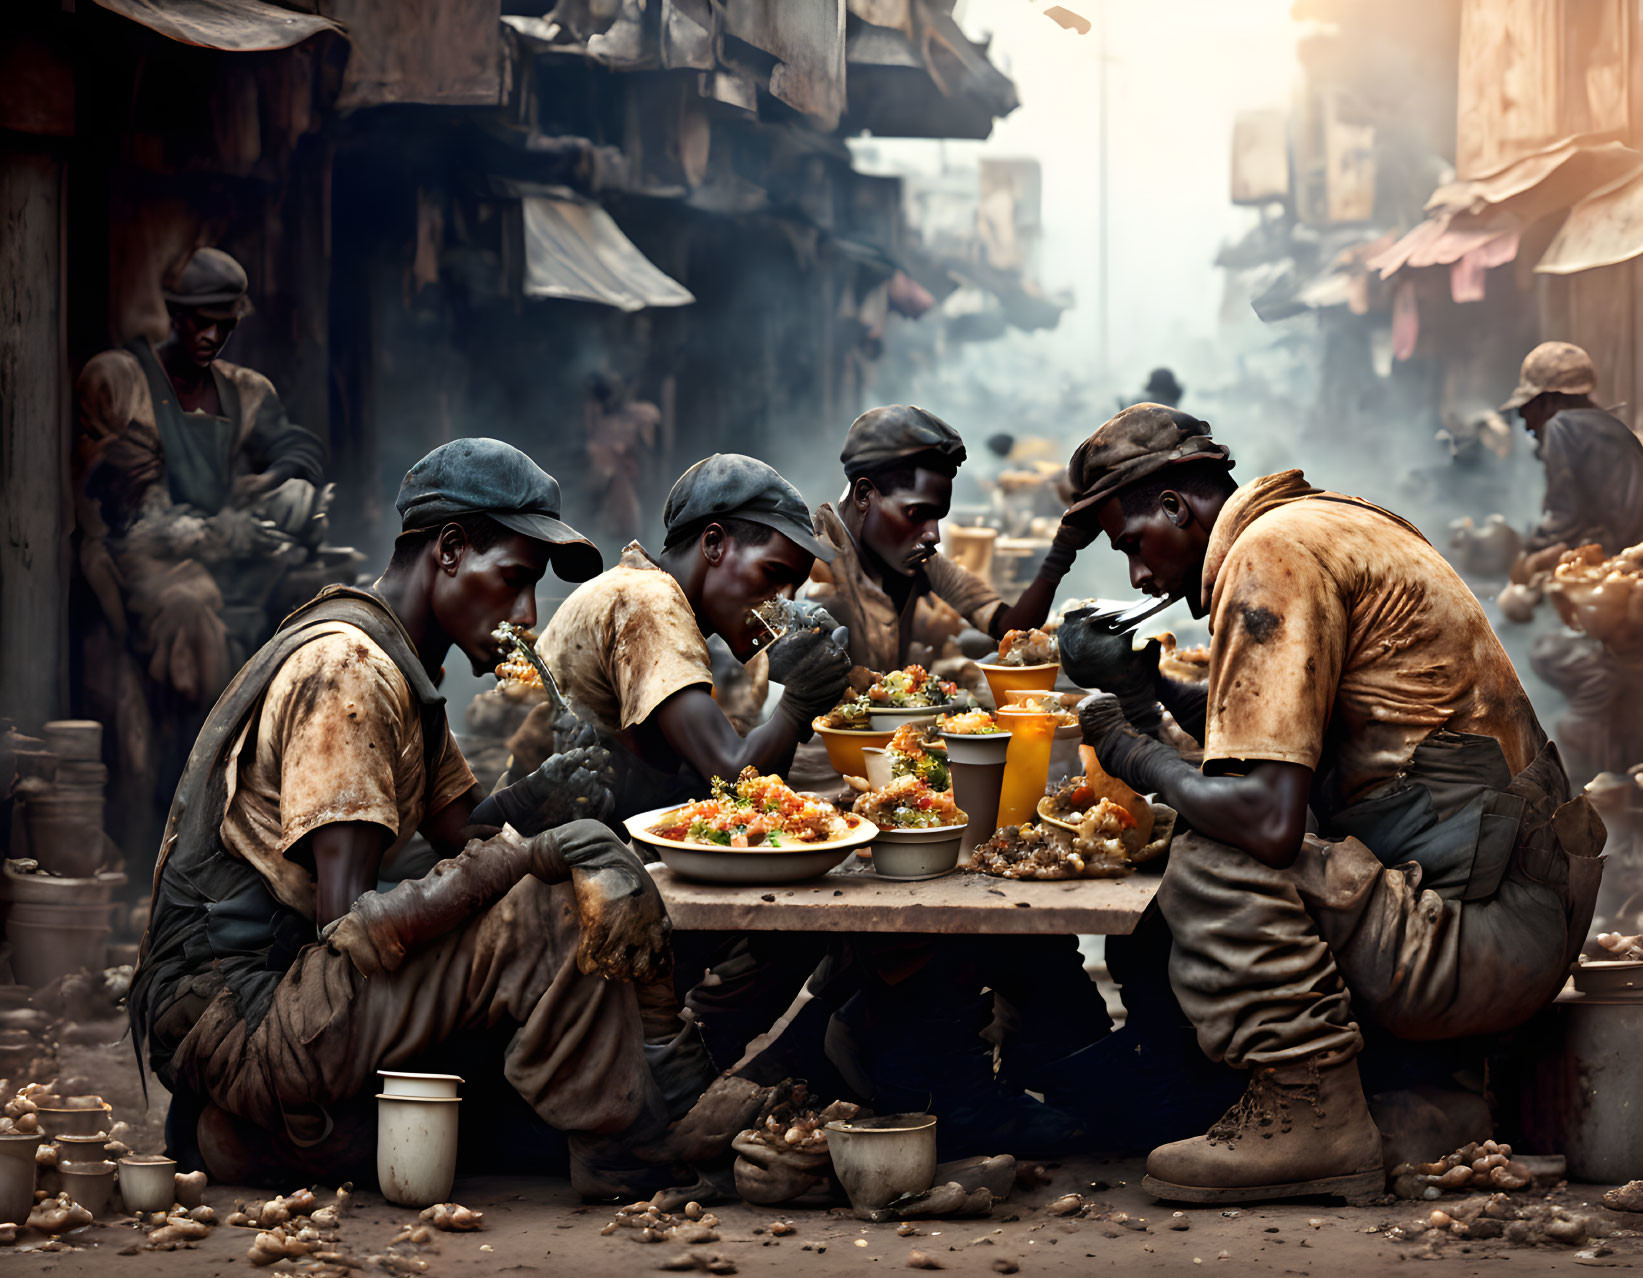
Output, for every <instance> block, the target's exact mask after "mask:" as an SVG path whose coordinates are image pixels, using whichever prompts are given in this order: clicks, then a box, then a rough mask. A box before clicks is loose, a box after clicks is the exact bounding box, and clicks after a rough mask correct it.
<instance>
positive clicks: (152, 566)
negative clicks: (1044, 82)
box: [128, 560, 228, 705]
mask: <svg viewBox="0 0 1643 1278" xmlns="http://www.w3.org/2000/svg"><path fill="white" fill-rule="evenodd" d="M145 563H146V566H147V568H148V571H143V572H139V573H135V574H133V577H132V590H131V594H130V596H129V600H128V602H129V606H130V609H131V611H132V613H133V614H134V615H135V617H136V618H137V634H138V643H139V646H140V647H141V648H142V650H144V651H145V652H146V653H147V655H148V677H149V678H150V679H153V680H154V681H155V682H156V683H161V684H166V685H169V686H170V687H171V688H172V689H173V690H174V691H175V692H176V693H177V695H179V696H180V697H182V698H183V699H184V700H186V701H191V702H193V703H195V704H197V705H209V704H210V703H211V702H212V701H214V700H216V698H217V694H218V693H220V692H221V691H222V689H223V685H224V684H225V683H226V682H227V680H228V629H227V627H225V626H224V625H223V622H222V618H221V617H220V616H219V615H218V614H219V613H220V612H221V611H222V594H221V592H220V591H219V590H218V589H217V585H216V583H215V582H214V581H213V580H212V579H211V575H210V574H209V573H207V572H206V571H205V569H203V568H202V567H201V566H200V565H199V564H197V563H193V562H189V561H184V562H183V563H180V564H170V565H160V564H156V563H154V562H153V561H152V560H150V561H145Z"/></svg>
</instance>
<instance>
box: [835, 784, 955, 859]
mask: <svg viewBox="0 0 1643 1278" xmlns="http://www.w3.org/2000/svg"><path fill="white" fill-rule="evenodd" d="M852 811H853V812H854V813H855V814H856V815H858V816H862V817H865V818H867V820H869V821H870V822H872V823H873V826H874V827H875V831H876V833H875V834H874V838H873V869H874V871H875V872H876V873H877V874H878V875H879V876H880V877H881V878H886V879H904V880H909V881H912V880H918V879H934V878H939V877H940V876H941V875H943V874H948V873H951V871H952V870H953V868H954V867H955V866H957V865H958V849H959V841H960V840H961V839H962V838H963V837H964V831H965V828H966V826H967V824H968V822H969V817H968V816H967V815H966V814H965V813H964V812H963V811H962V810H961V809H960V808H959V806H958V804H957V803H955V802H954V801H953V792H952V791H951V790H949V789H935V788H933V787H932V786H931V785H930V784H929V783H927V782H926V781H925V780H924V779H923V778H922V777H920V776H918V775H916V774H914V773H911V772H909V773H907V774H905V775H903V776H898V777H896V778H895V779H894V780H893V781H891V782H890V784H889V785H887V786H885V787H884V788H883V789H880V790H869V791H867V792H866V793H864V794H862V795H861V796H860V797H858V798H857V799H856V802H855V806H854V808H853V809H852Z"/></svg>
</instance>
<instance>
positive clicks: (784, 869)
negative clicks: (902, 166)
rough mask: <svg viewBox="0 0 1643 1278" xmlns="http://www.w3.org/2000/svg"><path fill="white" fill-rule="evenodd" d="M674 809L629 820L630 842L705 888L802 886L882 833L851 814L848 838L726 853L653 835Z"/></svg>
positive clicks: (729, 850) (725, 849) (641, 815)
mask: <svg viewBox="0 0 1643 1278" xmlns="http://www.w3.org/2000/svg"><path fill="white" fill-rule="evenodd" d="M675 810H676V809H675V807H673V806H669V807H665V808H654V809H652V810H651V811H649V812H640V813H638V814H637V815H636V816H630V817H629V818H628V819H627V820H626V821H625V822H624V824H625V825H626V826H627V830H628V836H629V837H630V838H631V839H632V840H633V841H634V842H635V843H637V844H640V845H641V846H642V847H643V848H645V849H654V850H655V852H656V854H657V856H658V858H659V859H660V860H661V862H662V864H663V865H665V866H667V868H668V869H670V870H672V871H673V872H674V873H675V874H678V875H682V876H683V877H684V878H687V879H698V880H700V881H701V882H703V883H743V884H773V883H799V882H802V881H803V880H805V879H814V878H817V877H819V876H821V875H823V874H826V873H827V872H828V871H829V870H831V869H832V868H833V867H834V866H836V865H838V864H839V863H840V862H842V861H843V860H844V859H845V858H846V857H847V856H849V855H850V853H851V852H852V851H854V850H855V849H856V848H858V847H860V846H862V845H863V844H866V843H870V842H872V840H873V838H874V836H875V835H876V834H877V833H878V828H877V827H876V826H875V825H874V824H873V823H872V822H871V821H868V820H865V819H864V818H862V817H859V816H855V815H854V814H849V815H846V816H845V821H846V822H847V823H848V824H849V826H850V832H849V833H848V834H846V835H844V836H843V837H842V838H838V839H832V840H829V841H828V842H826V843H809V844H805V843H798V844H794V845H793V846H792V847H789V848H723V847H712V846H707V845H704V844H698V843H680V842H679V841H678V840H677V839H664V838H663V837H662V836H661V835H659V834H652V833H651V832H650V829H651V827H652V826H654V825H656V824H657V823H658V822H660V821H661V819H662V818H663V817H664V816H666V815H667V814H668V813H669V812H672V811H675Z"/></svg>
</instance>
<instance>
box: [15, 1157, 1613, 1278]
mask: <svg viewBox="0 0 1643 1278" xmlns="http://www.w3.org/2000/svg"><path fill="white" fill-rule="evenodd" d="M1140 1176H1141V1167H1140V1165H1139V1163H1134V1162H1125V1163H1101V1162H1095V1161H1076V1162H1069V1163H1066V1164H1063V1165H1060V1166H1058V1167H1055V1168H1053V1169H1052V1178H1051V1181H1050V1183H1049V1184H1048V1185H1046V1186H1043V1187H1040V1188H1036V1189H1034V1190H1032V1191H1031V1192H1023V1191H1021V1190H1019V1189H1018V1190H1017V1192H1016V1193H1015V1194H1014V1195H1012V1197H1011V1198H1010V1200H1009V1201H1008V1202H1006V1203H1003V1204H1001V1205H999V1206H998V1207H996V1208H995V1209H994V1213H993V1216H992V1217H990V1218H985V1219H978V1220H956V1221H926V1222H921V1223H919V1225H918V1226H917V1229H918V1234H917V1235H916V1236H912V1237H903V1236H900V1235H899V1234H898V1233H897V1226H895V1225H890V1224H886V1225H867V1224H863V1223H861V1222H859V1221H857V1220H855V1219H853V1218H852V1217H850V1216H849V1214H848V1213H847V1212H846V1211H844V1210H843V1209H833V1210H828V1209H824V1208H816V1209H806V1210H780V1211H778V1210H772V1209H769V1208H755V1207H750V1206H747V1205H745V1204H742V1203H727V1204H719V1205H716V1206H714V1207H712V1208H710V1210H712V1211H713V1212H715V1213H716V1214H717V1216H718V1218H719V1224H718V1227H717V1232H718V1234H719V1236H720V1237H719V1240H718V1241H717V1242H713V1243H708V1244H705V1245H702V1246H698V1247H695V1248H692V1249H690V1250H693V1251H697V1252H699V1253H702V1254H703V1255H704V1256H708V1255H717V1256H720V1257H723V1258H725V1259H727V1260H729V1261H730V1262H731V1263H732V1264H733V1265H734V1266H735V1271H736V1272H738V1273H742V1274H776V1273H785V1274H788V1275H794V1274H797V1275H808V1276H810V1278H831V1276H833V1275H846V1274H849V1275H857V1276H859V1275H861V1274H863V1273H864V1272H867V1271H871V1270H873V1269H875V1268H889V1269H903V1268H906V1267H907V1266H908V1260H909V1256H910V1254H911V1253H912V1252H913V1251H914V1250H918V1251H920V1252H922V1253H923V1254H924V1255H925V1256H926V1257H928V1258H930V1259H931V1260H933V1261H934V1262H935V1266H937V1267H940V1268H943V1269H946V1270H950V1271H952V1272H953V1273H969V1274H992V1273H1011V1272H1020V1273H1021V1274H1023V1275H1030V1274H1038V1273H1071V1272H1080V1273H1088V1272H1091V1271H1093V1270H1098V1269H1107V1268H1112V1269H1119V1270H1124V1271H1133V1272H1144V1273H1157V1274H1176V1273H1181V1274H1185V1273H1194V1272H1200V1271H1201V1269H1202V1267H1203V1266H1216V1267H1217V1268H1216V1272H1219V1273H1225V1274H1236V1273H1274V1274H1287V1275H1300V1276H1302V1278H1306V1276H1311V1275H1317V1276H1319V1278H1332V1276H1333V1275H1336V1274H1342V1273H1353V1274H1369V1273H1377V1272H1384V1271H1386V1270H1387V1269H1390V1268H1392V1267H1393V1266H1395V1265H1397V1264H1399V1263H1401V1262H1405V1261H1411V1262H1416V1261H1418V1262H1420V1263H1421V1264H1422V1269H1421V1272H1422V1273H1427V1272H1430V1273H1431V1274H1433V1275H1434V1276H1437V1275H1446V1274H1452V1275H1457V1276H1458V1275H1463V1274H1484V1273H1488V1274H1491V1275H1499V1274H1505V1275H1513V1274H1517V1275H1522V1274H1540V1273H1573V1272H1575V1271H1576V1269H1577V1268H1578V1267H1589V1266H1593V1265H1596V1266H1607V1267H1615V1268H1634V1267H1637V1266H1639V1265H1643V1237H1636V1236H1634V1237H1610V1238H1606V1239H1603V1240H1602V1241H1600V1242H1596V1243H1587V1244H1585V1245H1584V1246H1581V1247H1548V1246H1542V1247H1522V1246H1512V1245H1510V1244H1507V1243H1506V1242H1504V1241H1500V1240H1491V1241H1487V1242H1467V1241H1466V1240H1463V1239H1458V1238H1445V1239H1444V1240H1443V1243H1442V1245H1441V1246H1440V1247H1438V1248H1437V1249H1436V1255H1435V1257H1434V1256H1433V1255H1431V1254H1430V1251H1431V1249H1429V1246H1428V1244H1427V1242H1426V1241H1425V1240H1424V1239H1422V1238H1414V1239H1405V1240H1400V1239H1397V1238H1396V1237H1389V1236H1388V1233H1389V1231H1390V1230H1392V1229H1393V1227H1395V1226H1407V1225H1408V1224H1409V1223H1411V1222H1412V1221H1414V1220H1415V1219H1417V1218H1418V1217H1421V1216H1424V1215H1425V1214H1426V1210H1427V1209H1428V1208H1427V1207H1420V1208H1417V1207H1416V1206H1415V1205H1414V1204H1411V1203H1402V1202H1394V1203H1388V1204H1387V1205H1383V1206H1374V1207H1367V1208H1356V1209H1354V1208H1348V1207H1345V1206H1342V1205H1339V1204H1329V1203H1318V1202H1314V1203H1303V1204H1297V1205H1288V1206H1281V1207H1257V1208H1245V1209H1228V1210H1225V1211H1223V1210H1220V1209H1217V1208H1201V1209H1200V1208H1191V1207H1189V1208H1186V1209H1185V1216H1184V1221H1185V1223H1186V1225H1187V1228H1185V1229H1176V1228H1172V1227H1171V1226H1172V1225H1174V1224H1179V1223H1181V1221H1182V1219H1183V1218H1182V1217H1176V1216H1174V1215H1173V1209H1172V1208H1170V1207H1168V1206H1164V1205H1161V1204H1158V1203H1156V1202H1154V1201H1152V1199H1151V1198H1150V1197H1149V1196H1148V1195H1146V1194H1145V1193H1143V1192H1142V1191H1141V1189H1140V1187H1139V1182H1140ZM291 1188H293V1189H294V1188H296V1187H295V1186H292V1187H291ZM1066 1193H1081V1194H1083V1195H1084V1196H1085V1198H1086V1199H1087V1200H1088V1201H1089V1202H1091V1203H1093V1204H1095V1207H1094V1208H1093V1209H1092V1211H1093V1212H1095V1213H1099V1214H1101V1215H1107V1217H1108V1218H1106V1219H1102V1218H1099V1216H1097V1217H1096V1218H1062V1217H1056V1216H1052V1215H1050V1214H1048V1212H1047V1211H1046V1210H1045V1207H1046V1206H1047V1204H1049V1203H1050V1202H1052V1201H1053V1200H1055V1199H1057V1198H1059V1197H1060V1196H1061V1195H1063V1194H1066ZM246 1196H248V1194H247V1191H236V1190H233V1189H230V1188H226V1187H212V1188H211V1189H210V1190H208V1191H207V1195H206V1201H207V1202H208V1203H210V1204H212V1205H213V1206H214V1207H216V1208H217V1210H218V1213H219V1216H226V1215H227V1214H228V1212H229V1211H231V1210H232V1209H233V1204H234V1200H235V1199H236V1198H241V1197H246ZM249 1196H254V1197H256V1198H261V1197H264V1195H263V1194H261V1193H257V1194H254V1195H249ZM454 1197H455V1198H456V1199H457V1200H458V1201H460V1202H462V1203H463V1204H465V1205H467V1206H469V1207H474V1208H478V1209H480V1210H483V1211H484V1213H485V1227H484V1229H483V1230H481V1231H480V1232H477V1233H469V1234H439V1235H436V1236H435V1238H436V1241H435V1244H434V1245H433V1246H431V1247H428V1248H420V1249H419V1248H416V1247H413V1246H409V1245H405V1244H402V1245H401V1246H400V1248H399V1250H400V1251H401V1252H402V1253H404V1254H406V1255H411V1256H419V1257H420V1258H421V1259H424V1260H426V1262H427V1269H426V1272H427V1273H428V1274H430V1275H439V1274H462V1273H481V1272H483V1273H505V1274H514V1273H520V1274H529V1273H541V1274H552V1273H561V1274H629V1273H635V1274H636V1273H653V1272H657V1271H658V1270H659V1268H660V1266H661V1265H662V1263H663V1261H665V1260H667V1259H669V1258H670V1257H674V1256H677V1255H679V1253H680V1251H681V1250H683V1249H681V1248H679V1247H676V1246H673V1245H671V1244H668V1243H656V1244H644V1243H639V1242H636V1241H634V1240H633V1239H632V1237H631V1236H630V1235H631V1234H632V1233H633V1231H631V1230H620V1231H618V1232H617V1233H616V1234H613V1235H611V1236H608V1237H603V1236H601V1234H600V1230H601V1228H602V1227H603V1226H604V1225H605V1224H607V1223H608V1222H609V1221H610V1220H611V1218H612V1215H613V1211H612V1209H610V1208H605V1207H589V1206H584V1205H582V1204H581V1203H579V1202H577V1200H576V1199H575V1197H574V1196H573V1195H572V1193H571V1191H570V1188H569V1186H568V1185H567V1184H566V1183H565V1182H564V1181H562V1180H553V1179H547V1178H504V1177H490V1178H466V1179H459V1180H458V1182H457V1186H456V1190H455V1193H454ZM1520 1197H1523V1198H1524V1200H1525V1201H1534V1197H1531V1196H1520ZM1558 1198H1559V1200H1560V1201H1566V1202H1567V1203H1568V1204H1569V1205H1570V1206H1578V1205H1579V1204H1581V1203H1584V1202H1589V1203H1595V1202H1596V1201H1597V1191H1596V1190H1593V1189H1583V1188H1581V1187H1578V1186H1577V1187H1571V1188H1570V1189H1569V1190H1565V1191H1562V1192H1561V1193H1559V1195H1558ZM321 1201H322V1202H324V1201H329V1196H328V1195H325V1194H322V1195H321ZM354 1204H355V1205H354V1206H353V1207H352V1209H351V1210H350V1211H349V1212H348V1213H347V1214H346V1215H345V1216H344V1218H343V1223H342V1226H341V1229H340V1243H341V1248H342V1249H344V1250H346V1251H348V1252H350V1253H351V1254H352V1255H353V1256H354V1257H355V1258H356V1259H357V1260H358V1261H359V1262H360V1263H361V1264H362V1265H363V1266H364V1269H363V1271H362V1272H363V1273H366V1274H369V1273H372V1272H375V1273H381V1272H383V1270H382V1269H381V1268H379V1267H378V1266H377V1265H375V1264H373V1263H371V1262H370V1261H369V1260H368V1257H370V1256H372V1255H376V1254H381V1253H383V1252H384V1250H385V1248H386V1246H387V1244H388V1243H389V1241H390V1240H391V1239H392V1238H393V1236H394V1235H395V1234H396V1233H398V1232H399V1230H400V1228H401V1227H402V1226H403V1225H405V1224H406V1223H409V1222H411V1221H412V1220H413V1218H414V1216H415V1213H414V1212H412V1211H410V1210H408V1209H404V1208H398V1207H393V1206H390V1205H389V1204H387V1203H385V1202H384V1201H383V1200H382V1198H381V1197H380V1196H378V1195H376V1194H374V1193H366V1192H361V1193H358V1194H356V1195H355V1197H354ZM1113 1212H1123V1213H1127V1214H1128V1215H1129V1217H1130V1218H1131V1219H1130V1220H1128V1221H1120V1220H1117V1219H1115V1218H1113V1217H1112V1216H1111V1215H1110V1214H1109V1213H1113ZM1594 1215H1596V1216H1597V1217H1599V1218H1600V1219H1601V1221H1602V1222H1603V1227H1605V1228H1608V1229H1621V1230H1626V1229H1627V1226H1628V1222H1629V1221H1630V1220H1633V1219H1634V1218H1628V1217H1626V1216H1623V1215H1620V1214H1616V1213H1612V1212H1603V1211H1601V1210H1597V1211H1595V1212H1594ZM776 1220H786V1221H789V1222H791V1223H792V1225H793V1227H794V1232H793V1233H791V1234H788V1235H786V1236H784V1237H772V1236H771V1235H770V1233H769V1232H768V1228H767V1227H768V1226H769V1225H770V1224H771V1222H773V1221H776ZM1635 1223H1637V1224H1639V1225H1643V1220H1636V1221H1635ZM253 1237H254V1232H253V1231H251V1230H247V1229H240V1228H233V1227H229V1226H227V1225H219V1226H217V1228H216V1229H215V1230H213V1232H212V1234H211V1236H210V1237H208V1238H207V1239H205V1240H204V1241H203V1242H201V1243H200V1244H199V1245H198V1246H197V1248H195V1249H193V1250H189V1251H176V1252H153V1251H146V1250H139V1251H137V1252H136V1254H133V1255H123V1254H121V1252H122V1251H123V1250H124V1249H127V1248H131V1247H133V1246H135V1245H136V1244H138V1243H140V1242H141V1241H142V1238H143V1235H142V1234H141V1233H139V1232H137V1231H136V1229H135V1227H134V1226H133V1225H131V1224H129V1223H127V1224H111V1225H98V1226H93V1227H90V1228H87V1229H85V1230H82V1231H79V1232H78V1233H76V1234H73V1235H70V1236H69V1237H68V1238H66V1239H65V1241H66V1242H68V1243H70V1244H72V1245H73V1246H74V1248H75V1250H72V1251H60V1252H41V1251H39V1250H38V1247H39V1246H40V1244H41V1243H42V1242H44V1241H45V1240H44V1239H41V1238H39V1237H37V1236H30V1237H27V1239H26V1241H22V1242H20V1244H19V1245H18V1246H17V1247H15V1248H9V1249H5V1251H4V1252H0V1270H4V1271H5V1272H7V1273H16V1274H19V1275H28V1274H51V1275H53V1278H71V1276H78V1275H97V1276H98V1278H103V1276H104V1275H110V1274H120V1275H130V1278H158V1276H159V1275H172V1274H191V1275H192V1274H201V1275H206V1274H209V1275H212V1276H213V1278H220V1276H222V1275H233V1274H236V1273H238V1274H241V1275H245V1274H250V1273H254V1272H264V1273H269V1274H275V1273H296V1274H300V1273H302V1272H303V1269H302V1267H301V1266H296V1265H291V1264H289V1263H280V1264H276V1265H274V1266H272V1267H271V1268H269V1269H267V1270H261V1271H258V1270H255V1269H253V1268H252V1266H251V1265H250V1263H249V1262H248V1260H247V1258H246V1250H247V1248H248V1247H249V1245H250V1243H251V1241H252V1238H253ZM8 1253H9V1254H8ZM1012 1264H1013V1265H1014V1266H1016V1267H1017V1269H1011V1268H1010V1266H1011V1265H1012ZM794 1266H796V1267H797V1268H796V1269H795V1268H792V1267H794Z"/></svg>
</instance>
